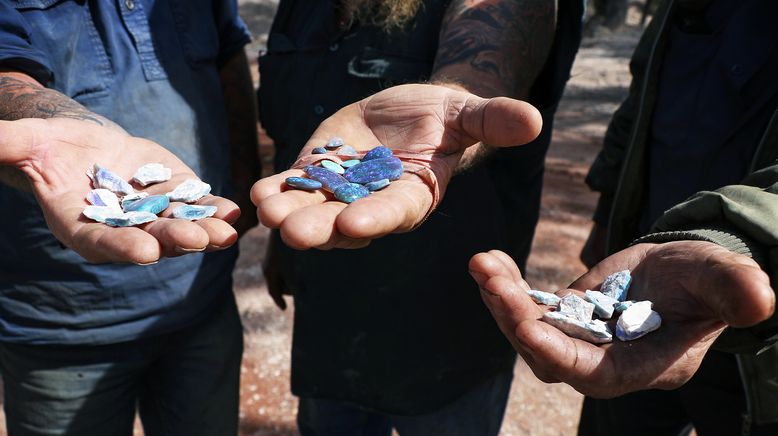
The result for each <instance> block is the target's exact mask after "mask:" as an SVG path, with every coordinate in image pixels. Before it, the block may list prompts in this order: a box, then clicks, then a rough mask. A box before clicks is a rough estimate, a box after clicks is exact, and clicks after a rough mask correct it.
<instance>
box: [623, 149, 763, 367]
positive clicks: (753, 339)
mask: <svg viewBox="0 0 778 436" xmlns="http://www.w3.org/2000/svg"><path fill="white" fill-rule="evenodd" d="M771 146H778V145H776V144H771ZM776 217H778V161H776V162H773V164H772V165H770V166H768V167H765V168H763V169H761V170H759V171H756V172H754V173H752V174H751V175H749V176H748V177H747V178H746V179H744V180H743V182H742V184H740V185H730V186H725V187H723V188H720V189H718V190H715V191H702V192H699V193H697V194H695V195H694V196H692V197H691V198H689V199H688V200H686V201H685V202H683V203H681V204H678V205H676V206H675V207H673V208H672V209H670V210H668V211H667V212H665V213H664V215H662V216H661V217H660V218H659V220H658V221H657V222H656V223H655V224H654V227H653V229H652V233H651V234H649V235H646V236H644V237H642V238H640V239H639V240H638V241H637V242H667V241H676V240H689V239H692V240H701V241H708V242H713V243H716V244H719V245H721V246H722V247H725V248H727V249H729V250H730V251H733V252H736V253H740V254H744V255H747V256H750V257H751V258H753V259H754V260H755V261H756V262H758V263H759V265H760V266H761V267H762V269H763V270H764V271H766V272H767V273H768V275H769V276H770V280H771V283H772V286H773V289H776V288H777V286H776V285H777V284H778V225H776ZM775 342H778V314H774V315H773V316H772V317H771V318H770V319H768V320H766V321H764V322H762V323H760V324H757V325H756V326H753V327H749V328H745V329H735V328H729V329H727V331H726V332H725V333H724V334H722V335H721V336H720V338H719V340H718V341H717V342H716V344H715V345H714V347H715V348H717V349H720V350H723V351H729V352H737V353H739V352H753V351H758V350H760V349H764V348H765V347H768V346H770V345H772V344H774V343H775Z"/></svg>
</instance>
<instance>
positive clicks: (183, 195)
mask: <svg viewBox="0 0 778 436" xmlns="http://www.w3.org/2000/svg"><path fill="white" fill-rule="evenodd" d="M210 192H211V185H209V184H207V183H205V182H203V181H201V180H199V179H186V180H185V181H184V182H183V183H181V184H180V185H178V186H176V189H174V190H172V191H171V192H168V193H167V194H166V195H167V196H168V197H169V198H170V201H183V202H184V203H194V202H195V201H197V200H199V199H201V198H203V197H205V196H206V195H208V194H209V193H210Z"/></svg>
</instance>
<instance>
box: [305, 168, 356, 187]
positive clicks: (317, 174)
mask: <svg viewBox="0 0 778 436" xmlns="http://www.w3.org/2000/svg"><path fill="white" fill-rule="evenodd" d="M303 170H304V171H305V174H308V177H310V178H312V179H313V180H316V181H318V182H321V184H322V187H323V188H324V189H325V190H326V191H329V192H335V190H336V189H338V188H339V187H341V186H343V185H348V180H346V179H345V178H343V176H341V175H340V174H335V173H333V172H332V171H330V170H328V169H326V168H322V167H315V166H312V165H308V166H307V167H305V168H304V169H303Z"/></svg>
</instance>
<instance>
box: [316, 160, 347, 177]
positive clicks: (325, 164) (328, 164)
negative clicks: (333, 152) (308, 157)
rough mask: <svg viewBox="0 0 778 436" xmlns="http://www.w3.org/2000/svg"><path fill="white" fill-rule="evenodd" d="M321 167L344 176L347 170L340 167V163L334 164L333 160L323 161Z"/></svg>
mask: <svg viewBox="0 0 778 436" xmlns="http://www.w3.org/2000/svg"><path fill="white" fill-rule="evenodd" d="M321 166H322V167H324V168H327V169H328V170H330V171H332V172H333V173H335V174H343V173H345V172H346V170H345V169H343V167H342V166H340V164H339V163H337V162H333V161H331V160H323V161H321Z"/></svg>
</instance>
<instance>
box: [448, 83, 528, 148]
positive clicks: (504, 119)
mask: <svg viewBox="0 0 778 436" xmlns="http://www.w3.org/2000/svg"><path fill="white" fill-rule="evenodd" d="M456 123H457V124H458V125H459V126H461V128H462V130H463V131H464V133H466V134H467V135H468V136H470V137H472V138H474V139H475V140H476V141H482V142H484V143H486V144H489V145H493V146H497V147H510V146H514V145H521V144H526V143H528V142H531V141H532V140H534V139H535V138H537V136H538V135H539V134H540V129H541V128H542V127H543V118H542V117H541V115H540V112H539V111H538V110H537V109H535V107H534V106H532V105H531V104H529V103H526V102H523V101H520V100H514V99H512V98H507V97H495V98H489V99H485V98H481V97H477V96H475V95H470V96H469V97H468V98H467V99H466V100H465V103H464V105H463V107H462V110H461V111H460V112H459V114H458V116H457V119H456Z"/></svg>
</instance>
